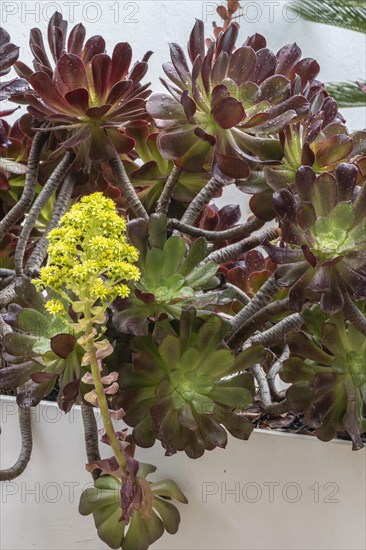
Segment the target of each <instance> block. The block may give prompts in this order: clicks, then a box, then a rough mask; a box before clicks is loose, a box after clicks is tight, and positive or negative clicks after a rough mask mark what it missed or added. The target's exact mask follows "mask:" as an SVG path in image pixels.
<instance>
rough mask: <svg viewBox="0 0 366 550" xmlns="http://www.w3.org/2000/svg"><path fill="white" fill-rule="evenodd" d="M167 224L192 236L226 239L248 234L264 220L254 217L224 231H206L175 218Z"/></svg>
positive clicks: (262, 223)
mask: <svg viewBox="0 0 366 550" xmlns="http://www.w3.org/2000/svg"><path fill="white" fill-rule="evenodd" d="M169 225H170V226H171V227H172V228H174V229H178V231H180V232H181V233H185V234H186V235H191V236H192V237H205V238H206V239H207V240H208V241H226V240H227V239H235V238H239V237H246V236H249V235H250V234H251V233H253V231H257V230H258V229H260V228H261V227H263V225H264V222H262V221H261V220H259V219H258V218H254V219H253V220H250V221H248V222H247V223H243V224H241V225H236V226H235V227H232V228H231V229H226V230H225V231H208V230H207V229H201V228H200V227H194V226H192V225H187V224H186V223H182V222H180V221H179V220H175V219H172V220H170V221H169Z"/></svg>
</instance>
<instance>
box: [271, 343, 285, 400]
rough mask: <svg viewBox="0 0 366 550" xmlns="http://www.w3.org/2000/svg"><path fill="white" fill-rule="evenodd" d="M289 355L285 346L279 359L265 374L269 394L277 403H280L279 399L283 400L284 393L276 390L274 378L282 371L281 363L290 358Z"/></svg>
mask: <svg viewBox="0 0 366 550" xmlns="http://www.w3.org/2000/svg"><path fill="white" fill-rule="evenodd" d="M290 353H291V352H290V348H289V346H288V344H285V346H284V348H283V350H282V353H281V355H280V357H279V358H278V359H277V360H276V361H275V362H274V363H273V365H272V366H271V367H270V369H269V371H268V374H267V380H268V386H269V389H270V390H271V394H272V395H273V397H274V398H275V399H276V400H277V401H280V400H281V399H284V398H285V395H286V391H285V390H279V389H278V388H277V386H276V377H277V375H278V373H279V372H280V370H281V369H282V365H283V362H284V361H286V359H288V358H289V357H290Z"/></svg>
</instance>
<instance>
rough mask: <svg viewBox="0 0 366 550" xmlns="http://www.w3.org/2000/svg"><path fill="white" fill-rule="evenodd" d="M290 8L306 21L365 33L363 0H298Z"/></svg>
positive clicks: (365, 20) (365, 14) (364, 6)
mask: <svg viewBox="0 0 366 550" xmlns="http://www.w3.org/2000/svg"><path fill="white" fill-rule="evenodd" d="M290 9H291V10H292V11H294V12H295V13H297V14H298V15H299V16H300V17H302V18H303V19H306V20H307V21H313V22H314V23H323V24H324V25H332V26H333V27H342V28H344V29H349V30H352V31H358V32H362V33H366V5H365V0H361V1H359V0H298V1H297V2H293V3H291V4H290Z"/></svg>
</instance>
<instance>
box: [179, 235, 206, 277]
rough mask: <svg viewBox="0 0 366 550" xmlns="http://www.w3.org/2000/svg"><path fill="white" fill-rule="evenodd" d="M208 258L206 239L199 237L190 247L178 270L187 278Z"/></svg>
mask: <svg viewBox="0 0 366 550" xmlns="http://www.w3.org/2000/svg"><path fill="white" fill-rule="evenodd" d="M206 256H207V241H206V239H205V238H204V237H199V238H198V239H196V240H195V241H194V243H193V244H192V245H191V246H190V248H189V252H188V254H187V256H186V257H185V259H184V261H183V262H182V264H181V266H180V267H179V269H178V273H179V274H180V275H183V276H184V277H185V276H187V275H188V274H189V273H191V271H192V270H193V269H194V268H195V267H196V266H197V265H198V264H199V263H201V262H202V261H203V260H204V259H205V258H206Z"/></svg>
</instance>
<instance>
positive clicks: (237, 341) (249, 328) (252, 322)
mask: <svg viewBox="0 0 366 550" xmlns="http://www.w3.org/2000/svg"><path fill="white" fill-rule="evenodd" d="M289 309H290V307H289V299H288V298H284V299H283V300H276V301H275V302H272V303H270V304H268V305H267V306H265V307H263V308H262V309H260V310H259V311H257V313H255V314H254V315H252V317H250V319H248V321H247V322H246V323H244V325H243V326H242V327H241V328H240V329H239V330H238V331H237V332H235V333H234V334H233V335H232V336H231V337H230V339H229V340H228V342H227V343H228V345H229V346H230V347H232V348H238V347H240V346H241V345H242V344H243V343H244V342H245V341H246V340H247V339H248V338H249V337H250V336H251V335H252V334H254V332H255V331H256V330H259V329H260V328H261V327H263V326H264V325H265V323H267V322H268V321H269V320H270V319H271V317H273V315H278V314H279V313H284V312H285V311H287V310H289Z"/></svg>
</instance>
